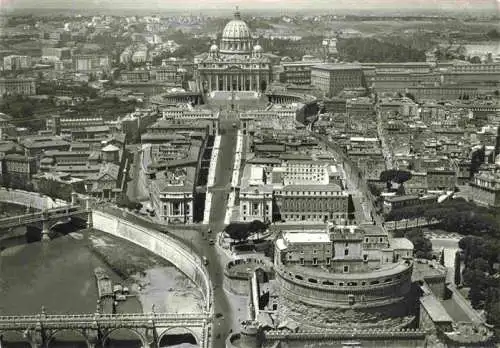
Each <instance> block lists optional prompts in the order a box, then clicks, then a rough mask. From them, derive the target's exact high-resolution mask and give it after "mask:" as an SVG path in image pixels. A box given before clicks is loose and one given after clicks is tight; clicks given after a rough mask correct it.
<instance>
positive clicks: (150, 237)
mask: <svg viewBox="0 0 500 348" xmlns="http://www.w3.org/2000/svg"><path fill="white" fill-rule="evenodd" d="M91 221H92V224H93V228H95V229H98V230H100V231H103V232H106V233H109V234H111V235H113V236H116V237H118V238H122V239H126V240H128V241H129V242H132V243H134V244H136V245H139V246H141V247H143V248H144V249H147V250H149V251H151V252H153V253H155V254H156V255H158V256H160V257H163V258H164V259H166V260H168V261H170V262H171V263H172V264H173V265H174V266H175V267H176V268H177V269H179V270H180V271H181V272H182V273H184V274H185V275H186V276H187V277H188V278H189V279H191V280H192V281H193V283H195V284H196V286H197V287H198V288H199V289H200V290H201V292H202V294H203V297H204V302H205V306H204V311H205V312H206V313H212V312H213V307H212V303H213V289H212V282H211V278H210V274H209V272H208V269H207V267H206V266H205V265H204V262H203V260H202V258H201V256H200V255H197V254H196V253H194V252H193V251H192V250H191V249H190V248H189V247H188V246H187V245H185V243H183V242H182V241H180V240H178V239H176V238H173V237H172V236H170V235H168V234H165V233H162V232H159V231H157V230H154V229H151V228H147V227H145V226H141V225H138V224H134V223H132V222H130V221H127V220H126V219H123V218H120V217H118V216H115V215H112V214H109V213H106V212H102V211H99V210H96V209H94V210H93V211H92V219H91ZM203 337H204V338H203V342H207V343H206V345H201V346H202V347H208V346H209V343H208V331H207V332H204V336H203Z"/></svg>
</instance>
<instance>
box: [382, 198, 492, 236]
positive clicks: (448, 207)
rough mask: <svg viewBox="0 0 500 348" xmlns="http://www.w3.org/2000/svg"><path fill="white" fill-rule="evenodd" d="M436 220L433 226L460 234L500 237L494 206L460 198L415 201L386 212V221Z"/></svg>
mask: <svg viewBox="0 0 500 348" xmlns="http://www.w3.org/2000/svg"><path fill="white" fill-rule="evenodd" d="M420 218H421V219H425V220H426V221H431V220H432V219H436V220H439V221H440V223H439V224H438V225H437V226H436V227H437V228H439V229H442V230H445V231H448V232H457V233H460V234H463V235H475V236H485V235H490V236H494V237H498V238H500V216H498V213H496V212H495V211H494V210H493V209H489V208H486V207H479V206H477V205H475V204H473V203H470V202H467V201H465V200H464V199H463V198H456V199H451V200H447V201H445V202H442V203H433V204H429V205H417V206H410V207H403V208H397V209H393V210H391V212H390V213H389V214H387V216H386V220H387V221H399V220H403V219H420Z"/></svg>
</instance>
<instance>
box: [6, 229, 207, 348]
mask: <svg viewBox="0 0 500 348" xmlns="http://www.w3.org/2000/svg"><path fill="white" fill-rule="evenodd" d="M72 229H74V228H73V227H71V224H69V225H66V226H63V227H62V229H61V230H62V232H64V233H63V234H62V235H61V236H59V237H58V238H54V239H53V240H51V241H48V242H33V243H26V237H25V236H24V235H23V229H22V228H21V229H19V230H18V233H17V234H14V237H13V238H10V239H7V240H6V239H3V240H0V245H1V246H2V248H3V250H1V249H2V248H0V315H19V314H37V313H40V312H41V310H42V306H43V307H44V310H45V312H46V313H47V314H72V313H94V312H95V311H96V308H97V298H98V293H97V286H96V280H95V277H94V270H95V268H96V267H101V268H103V269H104V270H105V271H106V273H107V274H108V276H109V278H110V279H111V280H112V282H113V284H122V285H124V286H127V287H129V289H130V293H131V295H132V296H130V297H128V298H127V300H126V301H123V302H119V303H118V305H117V306H116V312H117V313H124V312H127V313H137V312H150V311H151V309H152V306H153V305H154V307H155V310H156V311H157V312H160V311H161V312H193V311H201V308H202V296H201V293H200V291H199V290H198V289H196V287H195V285H194V284H193V283H192V282H191V281H190V280H189V279H188V278H187V277H186V276H185V275H184V274H183V273H181V272H180V271H179V270H178V269H176V268H175V267H173V266H172V265H171V264H170V263H169V262H168V261H166V260H164V259H161V258H159V257H158V256H156V255H154V254H153V253H151V252H149V251H147V250H145V249H143V248H140V247H138V246H136V245H134V244H132V243H129V242H127V241H125V240H122V239H119V238H115V237H113V236H110V235H107V234H105V233H103V232H100V231H96V230H80V231H76V232H71V233H68V234H65V233H67V232H69V231H71V230H72ZM1 231H2V230H0V238H2V236H1ZM183 303H185V304H186V305H184V306H183V305H182V304H183ZM101 310H104V311H107V310H110V309H109V308H107V307H106V308H105V307H104V306H101ZM110 311H111V310H110ZM70 336H71V335H70ZM129 336H130V335H129ZM118 338H120V340H119V341H118V342H117V343H116V344H114V345H112V346H116V347H136V346H138V342H131V341H130V340H133V339H134V336H133V335H131V336H130V337H127V335H126V334H125V336H124V335H123V334H122V335H121V336H120V337H117V339H118ZM4 339H5V337H4ZM73 339H74V337H73V338H71V337H70V338H69V341H72V340H73ZM61 340H63V341H64V338H63V337H61ZM127 340H128V341H129V342H125V341H127ZM0 346H1V347H2V348H4V347H5V346H7V347H18V345H12V344H4V345H1V344H0ZM51 346H57V347H64V348H69V347H78V346H79V345H78V344H75V343H74V342H59V343H58V344H56V345H54V344H51Z"/></svg>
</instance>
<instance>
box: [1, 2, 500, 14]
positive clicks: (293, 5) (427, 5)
mask: <svg viewBox="0 0 500 348" xmlns="http://www.w3.org/2000/svg"><path fill="white" fill-rule="evenodd" d="M235 5H239V6H240V9H241V11H244V10H245V9H248V10H250V9H260V10H265V9H266V8H269V9H284V10H285V9H290V10H292V9H293V10H296V9H301V8H304V9H308V10H314V9H331V10H335V9H350V8H352V9H360V10H363V9H372V8H380V9H392V10H396V11H397V10H403V9H405V8H414V9H426V10H427V9H436V10H460V9H462V10H471V9H480V10H491V11H494V12H498V11H500V10H499V8H500V0H180V1H179V0H0V7H2V8H3V9H4V10H5V9H22V8H39V7H43V8H58V9H99V8H102V9H113V8H115V9H120V8H121V9H138V10H147V9H151V10H152V11H154V10H168V9H175V10H180V9H186V10H196V9H198V10H202V9H217V8H220V9H225V10H229V9H230V8H232V7H234V6H235Z"/></svg>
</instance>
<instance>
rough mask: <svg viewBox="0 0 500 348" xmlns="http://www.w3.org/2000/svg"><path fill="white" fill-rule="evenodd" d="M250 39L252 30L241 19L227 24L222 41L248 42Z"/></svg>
mask: <svg viewBox="0 0 500 348" xmlns="http://www.w3.org/2000/svg"><path fill="white" fill-rule="evenodd" d="M250 38H251V36H250V29H248V25H247V24H246V23H245V22H243V21H242V20H241V19H233V20H232V21H230V22H229V23H227V24H226V27H225V28H224V31H223V32H222V39H230V40H247V39H250Z"/></svg>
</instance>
